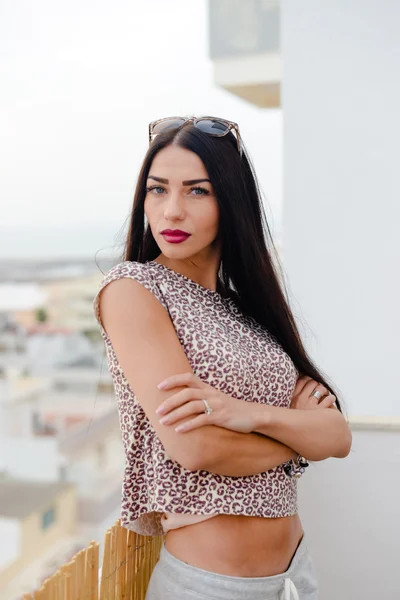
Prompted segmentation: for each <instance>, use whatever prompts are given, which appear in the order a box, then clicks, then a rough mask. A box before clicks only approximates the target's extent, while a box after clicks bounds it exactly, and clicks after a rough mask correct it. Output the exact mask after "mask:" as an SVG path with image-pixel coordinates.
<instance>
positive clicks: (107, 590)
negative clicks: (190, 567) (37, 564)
mask: <svg viewBox="0 0 400 600" xmlns="http://www.w3.org/2000/svg"><path fill="white" fill-rule="evenodd" d="M163 539H164V538H163V537H162V536H158V537H151V536H144V535H139V534H137V533H135V532H134V531H128V530H127V529H125V528H124V527H121V524H120V522H119V521H117V522H116V523H115V525H114V526H113V527H111V529H108V530H107V532H106V534H105V537H104V553H103V561H102V568H101V579H100V581H99V544H98V543H97V542H91V543H90V544H89V546H88V547H87V548H85V549H84V550H81V551H80V552H78V553H77V554H76V555H75V556H74V557H73V558H72V560H71V561H70V562H69V563H67V564H64V565H62V566H61V567H60V568H59V569H58V571H57V572H56V573H55V574H54V575H52V577H49V578H48V579H46V580H45V581H44V582H43V584H42V586H41V587H40V589H39V590H37V591H36V592H33V594H25V595H24V596H23V600H144V599H145V596H146V591H147V586H148V583H149V580H150V576H151V573H152V571H153V568H154V566H155V564H156V562H157V561H158V558H159V556H160V550H161V546H162V543H163Z"/></svg>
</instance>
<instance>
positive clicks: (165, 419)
mask: <svg viewBox="0 0 400 600" xmlns="http://www.w3.org/2000/svg"><path fill="white" fill-rule="evenodd" d="M160 423H161V425H166V424H167V423H169V419H168V417H163V418H162V419H160Z"/></svg>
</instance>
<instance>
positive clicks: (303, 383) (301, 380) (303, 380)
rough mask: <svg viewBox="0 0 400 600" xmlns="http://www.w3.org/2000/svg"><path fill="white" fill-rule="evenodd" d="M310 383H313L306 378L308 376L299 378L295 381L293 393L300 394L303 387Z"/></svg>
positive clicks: (309, 378)
mask: <svg viewBox="0 0 400 600" xmlns="http://www.w3.org/2000/svg"><path fill="white" fill-rule="evenodd" d="M310 381H313V380H312V379H311V377H308V376H302V377H299V379H298V380H297V383H296V387H295V393H296V395H297V394H301V392H302V391H303V390H304V387H305V386H306V385H307V383H309V382H310Z"/></svg>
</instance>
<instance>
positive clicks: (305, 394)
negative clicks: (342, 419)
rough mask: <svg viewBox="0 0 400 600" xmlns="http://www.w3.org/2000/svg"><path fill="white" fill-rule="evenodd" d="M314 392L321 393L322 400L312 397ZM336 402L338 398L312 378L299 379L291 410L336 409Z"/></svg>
mask: <svg viewBox="0 0 400 600" xmlns="http://www.w3.org/2000/svg"><path fill="white" fill-rule="evenodd" d="M314 390H318V391H319V392H321V394H322V398H321V399H320V400H318V399H317V398H316V397H315V396H312V393H313V392H314ZM335 401H336V396H334V395H333V394H331V393H330V391H329V390H328V389H327V388H326V387H324V386H323V385H322V384H321V383H318V381H315V380H314V379H311V377H299V379H298V380H297V383H296V387H295V389H294V392H293V396H292V401H291V404H290V408H299V409H302V410H309V409H316V408H336V407H335V406H334V403H335Z"/></svg>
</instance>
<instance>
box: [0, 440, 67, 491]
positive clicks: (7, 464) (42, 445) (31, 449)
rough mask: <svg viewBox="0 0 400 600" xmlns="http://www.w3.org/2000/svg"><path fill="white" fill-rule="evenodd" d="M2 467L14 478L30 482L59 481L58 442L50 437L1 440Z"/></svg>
mask: <svg viewBox="0 0 400 600" xmlns="http://www.w3.org/2000/svg"><path fill="white" fill-rule="evenodd" d="M0 456H1V457H2V459H1V466H2V468H4V469H5V470H6V471H7V472H8V473H9V474H10V475H11V476H12V477H15V478H20V479H28V480H30V481H57V480H58V475H59V464H60V457H59V455H58V450H57V440H56V439H55V438H48V437H42V438H39V437H36V438H22V437H20V438H18V437H15V438H11V437H8V438H7V437H1V438H0Z"/></svg>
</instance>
